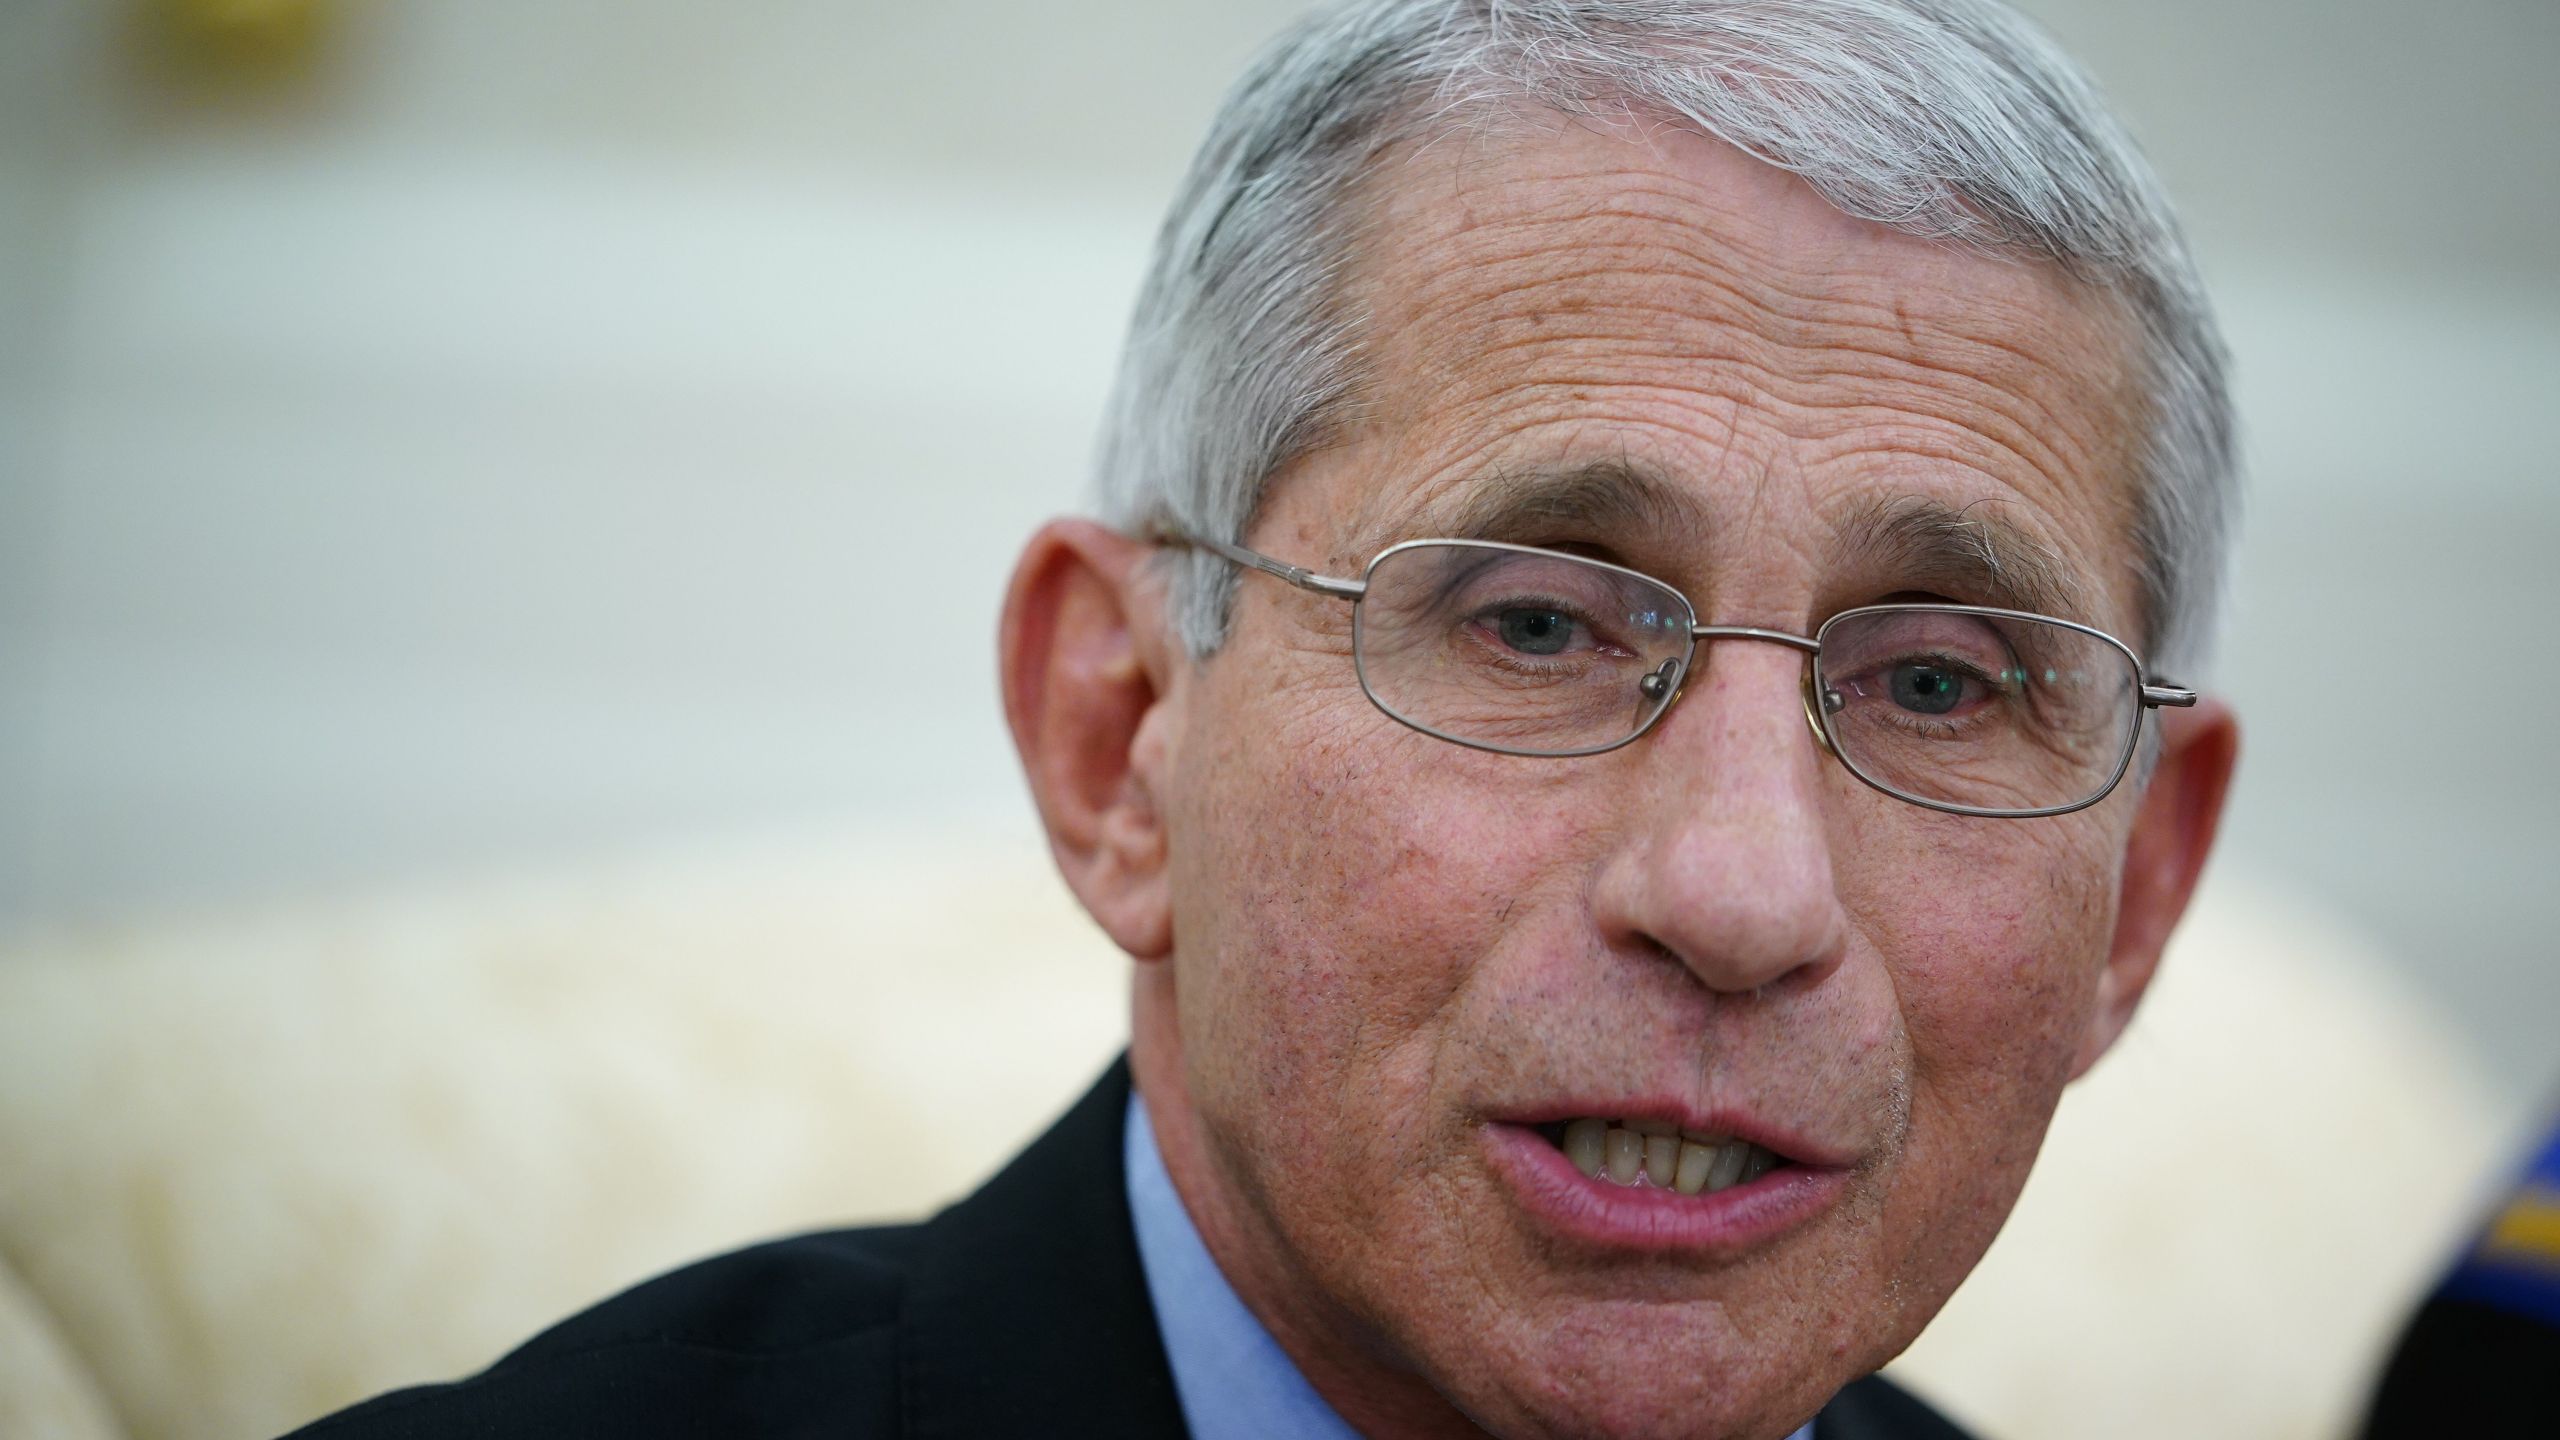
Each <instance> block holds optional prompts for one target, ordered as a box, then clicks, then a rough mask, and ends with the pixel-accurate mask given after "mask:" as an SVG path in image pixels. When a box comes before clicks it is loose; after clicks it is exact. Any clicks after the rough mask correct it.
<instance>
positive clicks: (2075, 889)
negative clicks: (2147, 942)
mask: <svg viewBox="0 0 2560 1440" xmlns="http://www.w3.org/2000/svg"><path fill="white" fill-rule="evenodd" d="M2061 818H2062V819H2063V820H2065V821H2067V820H2069V819H2070V818H2072V817H2061ZM1989 827H1997V828H1989ZM2026 827H2045V832H2044V833H2037V832H2035V831H2033V830H2030V829H2028V828H2026ZM1913 833H1914V835H1915V837H1916V842H1917V843H1915V844H1914V845H1912V846H1910V847H1907V848H1906V847H1900V846H1897V847H1891V848H1884V847H1878V848H1874V849H1871V850H1870V851H1868V852H1867V853H1868V854H1869V855H1871V856H1874V857H1876V860H1875V863H1874V864H1872V865H1867V866H1863V867H1862V868H1861V870H1860V871H1859V874H1858V879H1857V881H1856V882H1855V886H1856V891H1855V893H1854V894H1853V895H1851V896H1848V897H1845V898H1847V899H1849V901H1850V903H1851V904H1852V906H1853V908H1854V910H1855V912H1856V913H1858V914H1860V915H1861V916H1862V918H1864V919H1865V920H1866V922H1867V923H1866V925H1865V927H1864V928H1866V930H1867V932H1868V934H1869V936H1870V938H1871V939H1872V940H1873V941H1874V943H1875V945H1876V947H1877V950H1878V952H1879V953H1880V954H1881V955H1882V956H1883V958H1884V964H1885V967H1886V969H1887V971H1888V973H1889V974H1890V975H1891V977H1892V980H1893V984H1894V987H1895V990H1896V1003H1897V1005H1898V1007H1899V1009H1900V1013H1901V1015H1902V1020H1903V1025H1904V1028H1905V1031H1906V1035H1907V1044H1908V1046H1909V1052H1908V1053H1909V1056H1910V1062H1909V1063H1910V1071H1911V1073H1910V1094H1911V1118H1910V1128H1909V1131H1908V1134H1907V1136H1906V1140H1905V1146H1904V1152H1903V1154H1902V1156H1901V1164H1900V1167H1899V1170H1900V1173H1899V1175H1898V1176H1897V1179H1896V1182H1895V1183H1896V1187H1897V1188H1898V1189H1900V1188H1909V1189H1911V1190H1913V1191H1916V1192H1919V1193H1917V1194H1915V1195H1913V1196H1911V1197H1908V1203H1905V1204H1902V1205H1900V1206H1899V1207H1897V1208H1898V1210H1899V1213H1901V1214H1903V1215H1906V1216H1913V1215H1926V1216H1936V1217H1941V1218H1942V1219H1945V1220H1949V1221H1952V1222H1953V1223H1952V1224H1950V1225H1947V1226H1946V1227H1945V1228H1943V1229H1941V1230H1938V1231H1936V1232H1934V1233H1912V1234H1906V1235H1903V1236H1900V1237H1898V1243H1900V1244H1902V1245H1904V1246H1906V1247H1908V1248H1910V1249H1911V1250H1913V1251H1914V1252H1916V1253H1919V1254H1921V1255H1923V1256H1924V1257H1925V1256H1926V1255H1927V1254H1929V1253H1930V1252H1937V1253H1938V1260H1937V1261H1936V1262H1935V1263H1934V1264H1933V1263H1932V1262H1930V1261H1928V1260H1927V1259H1925V1258H1924V1259H1923V1260H1922V1262H1921V1265H1922V1268H1924V1269H1928V1268H1935V1269H1939V1270H1942V1271H1946V1272H1949V1276H1950V1278H1949V1279H1948V1282H1947V1283H1948V1284H1949V1285H1950V1286H1952V1284H1953V1280H1954V1279H1956V1278H1961V1276H1962V1274H1963V1273H1964V1271H1965V1269H1967V1268H1969V1267H1970V1266H1971V1265H1972V1263H1973V1261H1974V1260H1975V1259H1976V1258H1977V1257H1978V1256H1979V1254H1980V1252H1981V1250H1982V1249H1983V1248H1984V1247H1986V1246H1988V1245H1989V1243H1990V1241H1991V1237H1992V1235H1993V1234H1995V1233H1996V1232H1997V1230H1998V1227H1999V1223H2000V1221H2001V1220H2002V1219H2003V1218H2004V1217H2005V1216H2006V1215H2007V1213H2008V1209H2009V1206H2010V1205H2011V1203H2013V1202H2014V1200H2015V1198H2016V1195H2017V1192H2018V1190H2019V1189H2020V1188H2021V1187H2022V1186H2024V1184H2025V1183H2026V1177H2027V1171H2028V1169H2029V1167H2030V1166H2031V1165H2032V1164H2033V1162H2034V1159H2035V1154H2036V1150H2037V1148H2038V1146H2039V1145H2040V1144H2041V1142H2042V1138H2043V1134H2044V1129H2045V1126H2046V1123H2047V1122H2048V1121H2049V1120H2050V1118H2051V1116H2052V1112H2053V1107H2054V1104H2055V1102H2056V1101H2057V1100H2058V1099H2059V1098H2060V1095H2061V1092H2062V1087H2063V1084H2064V1082H2065V1081H2066V1080H2067V1079H2068V1077H2069V1073H2070V1064H2071V1060H2072V1057H2073V1055H2074V1054H2075V1053H2076V1050H2077V1047H2078V1045H2079V1041H2080V1037H2081V1035H2082V1033H2083V1032H2084V1031H2085V1029H2086V1027H2087V1026H2088V1024H2089V1021H2090V1016H2091V1013H2092V1011H2093V1009H2094V1006H2095V1003H2096V994H2097V985H2098V979H2099V976H2100V974H2101V973H2102V969H2103V966H2104V962H2105V958H2106V954H2107V943H2108V937H2109V935H2110V933H2111V931H2112V928H2113V916H2114V910H2115V881H2116V874H2115V869H2114V867H2113V866H2112V865H2111V864H2110V863H2109V862H2108V857H2109V855H2110V853H2111V852H2110V850H2109V849H2108V841H2107V833H2106V831H2105V827H2104V826H2103V825H2100V824H2097V823H2086V824H2079V825H2070V824H2061V823H2055V822H2051V821H2041V820H2038V821H2018V822H1980V821H1963V820H1953V819H1952V817H1951V823H1948V824H1944V825H1940V824H1937V823H1934V822H1931V821H1928V820H1926V817H1924V823H1922V824H1921V825H1920V826H1919V827H1918V828H1917V829H1916V830H1915V831H1914V832H1913ZM1892 857H1899V858H1898V859H1897V858H1892ZM1844 884H1845V877H1844Z"/></svg>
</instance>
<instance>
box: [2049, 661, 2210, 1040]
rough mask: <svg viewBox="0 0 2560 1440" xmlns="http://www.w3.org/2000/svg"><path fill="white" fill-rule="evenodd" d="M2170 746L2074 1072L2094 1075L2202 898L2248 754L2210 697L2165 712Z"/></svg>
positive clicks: (2145, 814) (2131, 849) (2138, 819)
mask: <svg viewBox="0 0 2560 1440" xmlns="http://www.w3.org/2000/svg"><path fill="white" fill-rule="evenodd" d="M2158 713H2159V715H2160V727H2161V732H2162V734H2161V751H2160V758H2159V761H2158V763H2157V764H2156V765H2155V766H2154V767H2153V769H2152V772H2151V780H2150V783H2149V784H2148V785H2147V786H2145V787H2144V789H2143V793H2142V800H2141V808H2140V809H2139V810H2138V811H2137V812H2136V813H2135V816H2134V822H2133V829H2132V832H2131V834H2130V835H2129V836H2128V837H2127V839H2126V841H2125V853H2124V874H2123V880H2122V883H2121V887H2120V889H2119V892H2118V895H2117V900H2116V928H2115V935H2114V939H2113V942H2112V944H2111V945H2110V946H2109V949H2108V954H2107V968H2106V971H2105V973H2104V974H2103V975H2102V976H2100V978H2099V982H2098V1003H2097V1005H2096V1007H2095V1009H2094V1011H2093V1012H2092V1014H2091V1016H2090V1021H2089V1030H2088V1032H2087V1034H2086V1035H2084V1036H2083V1037H2082V1039H2081V1045H2080V1053H2079V1054H2078V1055H2077V1056H2076V1057H2074V1059H2073V1061H2072V1066H2071V1074H2072V1078H2073V1079H2078V1078H2079V1077H2080V1076H2081V1075H2083V1074H2086V1073H2087V1072H2088V1070H2089V1067H2090V1066H2092V1065H2095V1064H2097V1063H2098V1058H2099V1057H2100V1056H2102V1055H2104V1054H2106V1052H2107V1050H2108V1048H2109V1047H2110V1046H2112V1045H2113V1044H2115V1040H2116V1037H2117V1036H2118V1035H2121V1034H2123V1033H2124V1027H2125V1026H2126V1025H2127V1024H2128V1023H2130V1022H2131V1021H2132V1019H2133V1012H2134V1007H2135V1006H2136V1005H2138V1004H2139V1003H2140V1002H2141V1000H2142V992H2143V991H2144V990H2146V989H2148V988H2150V985H2151V977H2152V976H2153V974H2155V973H2156V972H2157V971H2158V970H2159V968H2160V954H2161V951H2162V950H2163V949H2164V948H2165V947H2166V946H2167V945H2168V943H2169V933H2170V932H2171V931H2172V930H2174V929H2176V928H2177V924H2178V919H2179V917H2180V916H2182V915H2184V914H2185V913H2186V910H2187V902H2188V901H2189V900H2190V899H2192V898H2194V895H2195V888H2196V880H2197V878H2198V877H2199V876H2201V875H2202V874H2203V873H2204V862H2205V857H2206V856H2207V855H2208V854H2210V853H2211V852H2212V850H2213V837H2214V832H2215V831H2216V830H2217V829H2218V828H2219V827H2220V825H2221V822H2222V802H2223V797H2224V796H2225V794H2227V793H2228V791H2229V790H2230V787H2231V772H2232V769H2233V767H2234V766H2235V765H2236V764H2237V763H2238V761H2239V757H2240V724H2239V721H2238V720H2237V719H2236V718H2235V717H2234V716H2233V715H2232V713H2231V707H2230V706H2228V705H2226V704H2224V703H2222V702H2221V701H2219V700H2211V699H2208V700H2205V701H2204V702H2202V703H2201V704H2199V705H2197V706H2196V707H2195V708H2194V709H2192V710H2163V711H2160V712H2158Z"/></svg>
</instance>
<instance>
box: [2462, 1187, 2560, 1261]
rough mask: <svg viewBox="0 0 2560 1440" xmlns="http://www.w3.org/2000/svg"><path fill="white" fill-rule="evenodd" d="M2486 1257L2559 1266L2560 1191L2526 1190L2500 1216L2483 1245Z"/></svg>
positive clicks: (2491, 1227)
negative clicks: (2501, 1257)
mask: <svg viewBox="0 0 2560 1440" xmlns="http://www.w3.org/2000/svg"><path fill="white" fill-rule="evenodd" d="M2480 1249H2481V1250H2482V1252H2483V1253H2485V1254H2490V1255H2498V1256H2504V1257H2510V1258H2514V1259H2520V1260H2535V1261H2539V1262H2541V1263H2542V1264H2545V1265H2551V1266H2560V1191H2553V1190H2545V1189H2541V1188H2538V1187H2537V1188H2532V1189H2527V1190H2525V1191H2524V1192H2523V1193H2521V1194H2519V1195H2517V1196H2516V1198H2515V1200H2514V1202H2513V1203H2512V1204H2510V1205H2508V1206H2507V1208H2506V1209H2505V1210H2503V1211H2501V1212H2499V1214H2498V1218H2497V1220H2496V1222H2495V1223H2493V1224H2491V1225H2490V1227H2489V1235H2488V1238H2487V1239H2486V1240H2483V1241H2482V1242H2481V1244H2480Z"/></svg>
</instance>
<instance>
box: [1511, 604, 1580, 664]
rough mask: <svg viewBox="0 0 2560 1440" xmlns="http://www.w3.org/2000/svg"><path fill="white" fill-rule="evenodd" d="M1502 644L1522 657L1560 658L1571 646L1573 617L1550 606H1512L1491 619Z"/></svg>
mask: <svg viewBox="0 0 2560 1440" xmlns="http://www.w3.org/2000/svg"><path fill="white" fill-rule="evenodd" d="M1494 630H1495V633H1497V634H1499V635H1501V637H1502V643H1503V644H1505V645H1508V646H1510V647H1511V648H1512V649H1514V650H1517V651H1519V652H1520V653H1521V654H1523V655H1561V654H1563V653H1564V651H1565V647H1566V646H1567V645H1570V644H1571V643H1573V630H1574V625H1573V617H1572V616H1570V615H1567V614H1566V613H1565V612H1563V611H1561V610H1557V609H1554V608H1551V607H1544V606H1540V607H1529V606H1513V607H1512V608H1510V609H1507V610H1503V611H1501V612H1500V613H1498V614H1497V615H1496V616H1495V617H1494Z"/></svg>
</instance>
